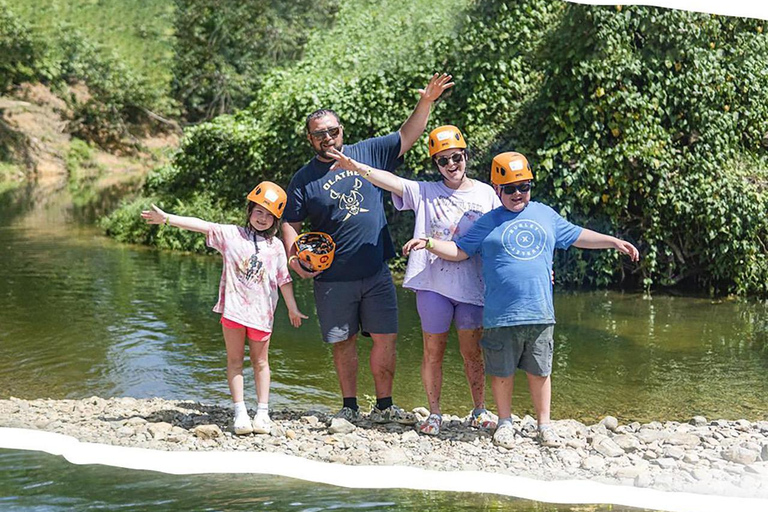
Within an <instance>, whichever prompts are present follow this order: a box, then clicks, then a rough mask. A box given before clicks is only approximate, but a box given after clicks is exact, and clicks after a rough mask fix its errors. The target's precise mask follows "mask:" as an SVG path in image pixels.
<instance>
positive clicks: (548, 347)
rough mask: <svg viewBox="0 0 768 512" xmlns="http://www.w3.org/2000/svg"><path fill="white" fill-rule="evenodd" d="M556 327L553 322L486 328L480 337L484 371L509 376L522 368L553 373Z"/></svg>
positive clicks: (538, 373)
mask: <svg viewBox="0 0 768 512" xmlns="http://www.w3.org/2000/svg"><path fill="white" fill-rule="evenodd" d="M554 331H555V325H554V324H531V325H514V326H511V327H496V328H491V329H485V330H484V331H483V337H482V339H481V340H480V346H481V347H483V358H484V359H485V373H486V374H488V375H492V376H494V377H509V376H510V375H514V374H515V370H516V369H518V368H520V369H521V370H523V371H525V372H526V373H530V374H532V375H538V376H540V377H546V376H547V375H549V374H551V373H552V354H553V352H554V345H555V341H554V338H553V334H554Z"/></svg>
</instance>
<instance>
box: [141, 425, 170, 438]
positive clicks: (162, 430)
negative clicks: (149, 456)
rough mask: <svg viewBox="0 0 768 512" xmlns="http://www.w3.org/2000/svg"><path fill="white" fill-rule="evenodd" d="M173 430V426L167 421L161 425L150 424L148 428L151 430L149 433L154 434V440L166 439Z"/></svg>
mask: <svg viewBox="0 0 768 512" xmlns="http://www.w3.org/2000/svg"><path fill="white" fill-rule="evenodd" d="M172 428H173V425H171V424H170V423H167V422H165V421H161V422H159V423H150V424H149V425H148V426H147V430H149V433H150V434H152V438H153V439H163V438H165V437H166V436H167V435H168V433H169V432H170V431H171V429H172Z"/></svg>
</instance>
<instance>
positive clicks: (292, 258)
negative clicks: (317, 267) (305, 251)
mask: <svg viewBox="0 0 768 512" xmlns="http://www.w3.org/2000/svg"><path fill="white" fill-rule="evenodd" d="M297 259H299V257H298V256H296V255H295V254H294V255H293V256H291V257H290V258H288V264H289V265H290V264H291V261H293V260H297Z"/></svg>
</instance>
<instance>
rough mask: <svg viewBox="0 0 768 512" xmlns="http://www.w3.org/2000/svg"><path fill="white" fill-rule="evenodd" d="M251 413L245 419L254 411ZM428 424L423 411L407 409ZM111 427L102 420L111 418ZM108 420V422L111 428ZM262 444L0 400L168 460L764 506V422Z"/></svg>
mask: <svg viewBox="0 0 768 512" xmlns="http://www.w3.org/2000/svg"><path fill="white" fill-rule="evenodd" d="M253 412H254V411H251V413H253ZM415 412H416V413H417V415H418V416H420V417H422V418H423V417H426V415H428V411H427V410H426V409H425V408H418V409H416V410H415ZM110 418H111V419H112V420H111V421H110V420H109V419H110ZM115 418H117V419H115ZM271 418H272V421H273V426H272V429H271V431H270V433H269V434H268V435H264V434H261V435H259V434H251V435H245V436H238V435H234V434H233V432H232V430H231V429H232V426H231V423H232V411H231V408H230V407H224V406H216V405H211V404H200V403H195V402H189V401H174V400H162V399H157V398H155V399H134V398H110V399H103V398H99V397H91V398H86V399H84V400H23V399H19V398H10V399H8V400H0V427H12V428H27V429H38V430H46V431H50V432H55V433H59V434H64V435H69V436H72V437H74V438H77V439H79V440H81V441H85V442H92V443H102V444H112V445H119V446H130V447H139V448H148V449H155V450H165V451H207V450H218V451H246V452H275V453H286V454H290V455H293V456H300V457H303V458H306V459H310V460H318V461H325V462H333V463H337V464H346V465H352V466H356V465H376V464H383V465H397V466H413V467H420V468H425V469H431V470H438V471H456V470H478V471H485V472H489V473H503V474H511V475H516V476H525V477H528V478H537V479H546V480H552V479H568V480H573V479H577V480H578V479H582V480H596V481H600V482H606V483H613V484H617V485H634V486H637V487H648V488H653V489H658V490H665V491H679V492H700V493H701V492H704V493H711V494H728V495H730V496H739V497H752V498H761V499H766V498H768V421H758V422H750V421H747V420H745V419H741V420H735V421H728V420H723V419H720V420H714V421H708V420H707V419H706V418H704V417H703V416H696V417H694V418H692V419H691V420H689V421H685V422H676V421H666V422H663V423H662V422H659V421H653V422H650V423H646V424H641V423H639V422H632V423H629V424H628V425H621V426H620V425H619V424H618V420H617V419H616V418H615V417H613V416H606V417H604V418H603V419H602V420H601V421H600V423H599V424H597V425H591V426H587V425H584V424H582V423H580V422H578V421H575V420H572V419H565V420H556V421H554V422H553V426H554V428H555V429H556V430H557V432H558V433H559V434H560V435H561V437H562V438H563V441H564V447H562V448H558V449H553V448H543V447H541V446H540V445H539V444H538V442H536V440H535V439H534V438H535V435H536V421H535V419H534V418H532V417H530V416H525V417H524V418H522V419H520V418H519V417H517V416H514V417H513V427H514V429H515V431H516V432H517V435H516V438H515V441H516V442H515V446H514V447H512V448H511V449H504V448H499V447H496V446H494V445H493V443H492V432H491V431H487V430H482V429H476V428H473V427H471V426H470V425H469V422H468V419H467V418H466V417H459V416H451V415H447V414H446V415H444V421H443V428H442V429H441V431H440V434H439V435H438V436H434V437H431V436H424V435H421V434H419V433H418V431H417V430H416V426H404V425H397V424H384V425H379V424H373V423H372V422H370V420H369V419H368V418H367V417H366V415H362V416H361V418H360V419H359V420H356V421H355V424H352V423H350V422H348V421H346V420H343V419H341V418H333V417H332V413H325V412H320V411H315V410H313V411H272V413H271Z"/></svg>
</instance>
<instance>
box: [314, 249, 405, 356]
mask: <svg viewBox="0 0 768 512" xmlns="http://www.w3.org/2000/svg"><path fill="white" fill-rule="evenodd" d="M314 288H315V306H316V308H317V317H318V319H319V320H320V331H321V332H322V334H323V341H325V342H327V343H338V342H340V341H344V340H346V339H348V338H349V337H351V336H352V335H354V334H356V333H357V332H358V331H359V330H360V328H361V327H362V330H363V331H365V332H368V333H373V334H393V333H397V294H396V293H395V284H394V283H393V282H392V275H391V274H390V273H389V267H388V266H387V264H386V263H384V264H383V265H382V267H381V270H380V271H379V272H378V273H376V274H374V275H372V276H370V277H366V278H363V279H359V280H357V281H333V282H326V281H315V286H314Z"/></svg>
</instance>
